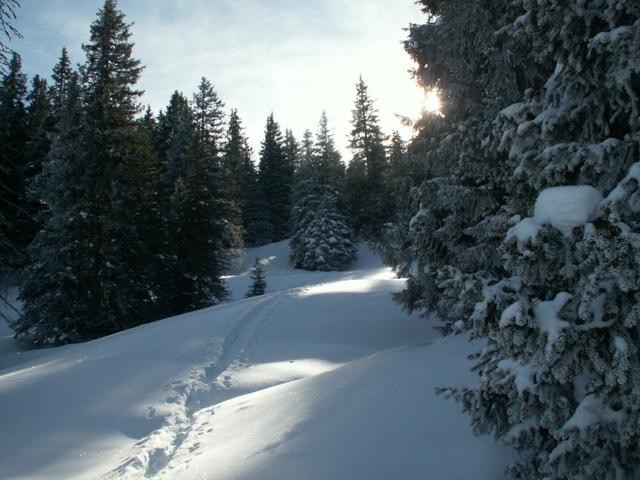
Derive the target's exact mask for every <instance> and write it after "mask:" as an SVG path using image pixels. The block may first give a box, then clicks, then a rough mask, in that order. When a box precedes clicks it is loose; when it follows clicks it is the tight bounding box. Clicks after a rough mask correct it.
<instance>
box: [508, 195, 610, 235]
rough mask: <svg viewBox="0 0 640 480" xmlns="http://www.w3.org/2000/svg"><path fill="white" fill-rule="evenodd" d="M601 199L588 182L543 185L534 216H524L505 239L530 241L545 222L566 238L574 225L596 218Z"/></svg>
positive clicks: (578, 225) (580, 224)
mask: <svg viewBox="0 0 640 480" xmlns="http://www.w3.org/2000/svg"><path fill="white" fill-rule="evenodd" d="M602 200H603V198H602V195H601V194H600V192H599V191H598V190H596V189H595V188H593V187H590V186H588V185H574V186H567V187H551V188H546V189H544V190H543V191H542V192H540V194H539V195H538V198H537V200H536V204H535V209H534V216H533V218H525V219H523V220H521V221H520V222H518V223H517V224H516V225H514V226H513V227H511V228H510V229H509V231H508V232H507V240H509V239H510V238H512V237H515V238H516V239H517V240H518V243H524V242H526V241H529V240H531V239H533V238H535V237H536V235H537V234H538V232H539V230H540V228H541V227H542V225H545V224H547V225H551V226H552V227H554V228H555V229H557V230H559V231H560V232H562V234H563V235H564V236H565V237H569V236H571V233H572V232H573V229H574V228H576V227H580V226H583V225H586V224H587V223H588V222H590V221H591V220H593V219H594V218H595V216H596V212H597V210H598V207H599V206H600V204H601V203H602Z"/></svg>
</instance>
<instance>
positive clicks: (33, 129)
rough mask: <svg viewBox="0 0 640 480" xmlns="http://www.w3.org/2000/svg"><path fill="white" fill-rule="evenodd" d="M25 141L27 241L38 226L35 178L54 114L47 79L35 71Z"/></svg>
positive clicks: (39, 207)
mask: <svg viewBox="0 0 640 480" xmlns="http://www.w3.org/2000/svg"><path fill="white" fill-rule="evenodd" d="M27 103H28V107H27V143H26V147H25V160H26V165H25V171H24V174H23V182H24V184H25V187H24V188H25V190H26V202H25V204H24V208H25V210H27V212H28V214H29V219H28V223H27V224H26V225H25V230H26V232H25V233H26V234H27V241H28V243H31V240H33V238H34V237H35V235H36V233H37V231H38V230H39V228H40V227H41V223H42V220H43V219H42V218H40V217H41V215H42V214H43V204H42V202H41V201H40V200H39V199H38V198H37V185H36V184H35V182H36V178H37V177H38V175H39V174H40V172H41V171H42V166H43V164H44V162H45V161H46V158H47V154H48V153H49V148H50V146H51V142H50V140H49V138H50V137H51V135H52V133H53V130H54V120H55V118H54V115H53V112H52V111H51V110H52V106H51V99H50V90H49V88H48V86H47V81H46V80H44V79H41V78H40V76H39V75H36V76H35V77H34V78H33V80H32V87H31V91H30V92H29V94H28V95H27Z"/></svg>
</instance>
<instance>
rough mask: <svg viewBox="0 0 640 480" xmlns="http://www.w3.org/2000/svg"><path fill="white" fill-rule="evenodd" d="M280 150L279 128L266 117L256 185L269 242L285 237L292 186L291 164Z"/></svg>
mask: <svg viewBox="0 0 640 480" xmlns="http://www.w3.org/2000/svg"><path fill="white" fill-rule="evenodd" d="M290 162H291V159H290V158H287V155H285V151H284V139H283V138H282V133H281V131H280V126H279V125H278V124H277V123H276V121H275V119H274V118H273V113H272V114H271V115H269V117H268V118H267V124H266V127H265V136H264V140H263V141H262V148H261V150H260V164H259V186H260V188H261V190H262V193H263V194H264V198H265V201H266V203H267V206H268V210H267V211H266V212H265V214H266V215H267V219H268V220H269V221H270V223H271V228H272V237H271V241H273V242H277V241H280V240H283V239H285V238H287V235H288V233H289V229H288V222H289V211H290V209H291V191H292V187H293V185H292V183H293V165H292V164H291V163H290Z"/></svg>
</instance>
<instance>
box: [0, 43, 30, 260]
mask: <svg viewBox="0 0 640 480" xmlns="http://www.w3.org/2000/svg"><path fill="white" fill-rule="evenodd" d="M21 70H22V60H21V58H20V56H19V55H18V54H16V53H14V54H13V56H12V57H11V61H10V63H9V67H8V70H7V73H6V74H5V75H4V77H3V78H2V82H1V83H0V162H1V163H0V222H2V223H4V224H5V227H4V228H3V232H4V236H5V240H4V245H3V248H2V250H3V254H2V258H1V260H2V268H7V267H11V268H15V267H18V266H20V265H22V264H23V263H24V261H25V257H24V253H23V250H24V248H25V247H26V245H27V244H28V242H29V234H28V233H26V232H25V229H24V227H25V225H29V213H28V212H27V211H26V210H25V209H24V208H23V205H24V201H25V196H26V191H25V182H24V176H25V172H26V158H25V148H26V142H27V125H26V123H27V113H26V109H25V104H24V101H25V96H26V93H27V86H26V76H25V75H24V74H23V73H22V71H21ZM4 252H7V254H4Z"/></svg>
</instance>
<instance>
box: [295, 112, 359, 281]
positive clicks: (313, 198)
mask: <svg viewBox="0 0 640 480" xmlns="http://www.w3.org/2000/svg"><path fill="white" fill-rule="evenodd" d="M316 138H317V139H318V141H317V142H316V143H315V145H314V146H313V149H311V151H312V154H311V158H308V159H305V160H304V161H303V163H302V165H301V168H300V169H299V170H298V174H297V175H296V185H295V188H294V207H293V209H292V212H291V231H292V235H291V240H290V242H289V247H290V249H291V250H290V255H289V258H290V260H291V263H292V265H293V266H294V267H296V268H303V269H305V270H344V269H346V268H348V267H349V266H350V265H351V264H352V263H353V262H354V261H355V260H356V254H357V249H356V247H355V244H354V240H353V232H352V230H351V228H350V226H349V224H348V220H347V218H346V217H345V216H344V215H343V213H342V212H343V211H344V205H343V203H344V202H343V200H342V193H341V190H340V189H341V188H342V187H343V179H344V165H343V163H342V160H341V158H340V154H339V153H338V151H337V150H336V149H335V146H334V142H333V136H332V135H331V133H330V130H329V128H328V120H327V116H326V114H325V113H324V112H323V114H322V117H321V119H320V124H319V127H318V135H317V137H316Z"/></svg>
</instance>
